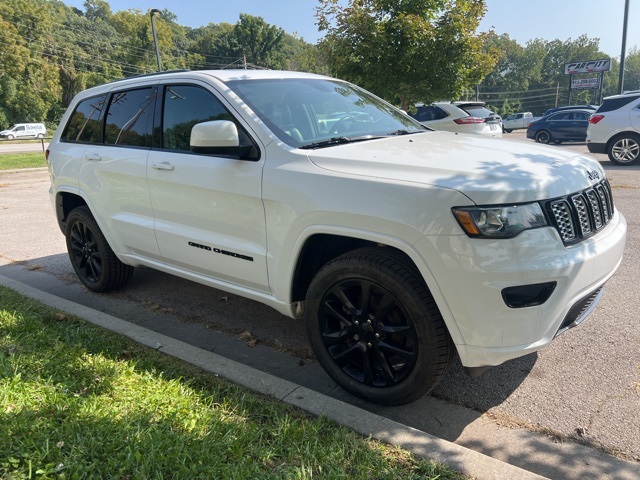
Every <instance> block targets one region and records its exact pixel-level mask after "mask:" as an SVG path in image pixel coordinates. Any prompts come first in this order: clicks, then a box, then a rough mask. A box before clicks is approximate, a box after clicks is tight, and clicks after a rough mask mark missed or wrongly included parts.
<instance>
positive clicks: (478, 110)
mask: <svg viewBox="0 0 640 480" xmlns="http://www.w3.org/2000/svg"><path fill="white" fill-rule="evenodd" d="M460 108H462V110H464V111H465V112H467V113H468V114H469V115H471V116H472V117H479V118H484V117H490V116H491V115H495V113H493V112H492V111H491V110H489V109H488V108H484V107H482V106H473V105H470V106H464V107H460Z"/></svg>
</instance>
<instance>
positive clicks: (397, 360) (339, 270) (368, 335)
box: [305, 249, 455, 405]
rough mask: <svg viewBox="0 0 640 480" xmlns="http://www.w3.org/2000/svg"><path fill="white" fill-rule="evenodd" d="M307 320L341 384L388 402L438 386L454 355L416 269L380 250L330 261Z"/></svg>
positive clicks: (321, 357) (316, 347)
mask: <svg viewBox="0 0 640 480" xmlns="http://www.w3.org/2000/svg"><path fill="white" fill-rule="evenodd" d="M305 319H306V325H307V334H308V336H309V343H310V344H311V347H312V349H313V351H314V353H315V355H316V358H317V359H318V361H319V362H320V364H321V365H322V366H323V367H324V369H325V370H326V371H327V373H328V374H329V375H330V376H331V377H332V378H333V379H334V380H335V381H336V383H338V385H340V386H341V387H342V388H344V389H345V390H347V391H349V392H351V393H352V394H354V395H357V396H359V397H361V398H364V399H365V400H368V401H371V402H375V403H380V404H383V405H398V404H404V403H409V402H412V401H414V400H416V399H418V398H420V397H421V396H423V395H424V394H426V393H427V392H429V391H430V390H432V389H433V388H434V387H435V386H436V385H437V383H438V382H439V381H440V380H441V379H442V377H443V376H444V374H445V372H446V371H447V368H448V366H449V364H450V363H451V360H452V359H453V357H454V354H455V348H454V346H453V342H452V341H451V338H450V336H449V333H448V331H447V327H446V325H445V323H444V320H443V319H442V316H441V315H440V312H439V311H438V308H437V306H436V304H435V302H434V300H433V298H432V297H431V294H430V293H429V291H428V290H427V288H426V286H425V285H424V282H423V281H422V279H421V278H420V276H419V273H418V272H417V271H416V269H415V267H413V265H411V264H410V263H408V262H407V261H406V260H404V258H403V257H399V256H397V255H393V254H388V253H385V252H384V251H383V250H380V249H362V250H356V251H354V252H350V253H347V254H345V255H342V256H341V257H338V258H336V259H335V260H332V261H331V262H329V263H328V264H327V265H325V266H324V267H323V268H322V269H321V270H320V271H319V272H318V273H317V275H316V276H315V278H314V279H313V281H312V283H311V286H310V287H309V290H308V293H307V299H306V306H305Z"/></svg>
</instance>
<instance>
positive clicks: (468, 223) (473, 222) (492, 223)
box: [451, 203, 548, 238]
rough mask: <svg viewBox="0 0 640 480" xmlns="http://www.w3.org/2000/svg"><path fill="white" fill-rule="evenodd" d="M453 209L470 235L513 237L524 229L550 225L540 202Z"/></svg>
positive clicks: (459, 221)
mask: <svg viewBox="0 0 640 480" xmlns="http://www.w3.org/2000/svg"><path fill="white" fill-rule="evenodd" d="M451 211H452V212H453V215H454V216H455V217H456V219H457V220H458V223H460V226H461V227H462V229H463V230H464V231H465V233H466V234H467V235H469V236H470V237H481V238H511V237H515V236H516V235H518V234H519V233H520V232H522V231H523V230H528V229H530V228H538V227H544V226H546V225H548V222H547V219H546V218H545V216H544V213H543V212H542V208H540V205H539V204H538V203H529V204H526V205H508V206H504V205H503V206H496V207H454V208H452V209H451Z"/></svg>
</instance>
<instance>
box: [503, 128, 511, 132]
mask: <svg viewBox="0 0 640 480" xmlns="http://www.w3.org/2000/svg"><path fill="white" fill-rule="evenodd" d="M504 131H505V132H506V133H511V132H513V129H512V128H505V129H504Z"/></svg>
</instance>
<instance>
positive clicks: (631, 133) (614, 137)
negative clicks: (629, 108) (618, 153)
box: [607, 130, 640, 152]
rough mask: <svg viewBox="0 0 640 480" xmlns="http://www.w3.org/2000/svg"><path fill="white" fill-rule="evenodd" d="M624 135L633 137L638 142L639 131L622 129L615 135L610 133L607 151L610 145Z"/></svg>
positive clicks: (639, 138)
mask: <svg viewBox="0 0 640 480" xmlns="http://www.w3.org/2000/svg"><path fill="white" fill-rule="evenodd" d="M624 137H635V138H636V140H638V143H640V133H638V132H636V131H635V130H623V131H622V132H618V133H616V134H615V135H611V138H609V140H608V141H607V152H608V151H609V149H610V148H611V145H613V144H614V143H615V142H617V141H618V140H620V139H621V138H624Z"/></svg>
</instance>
